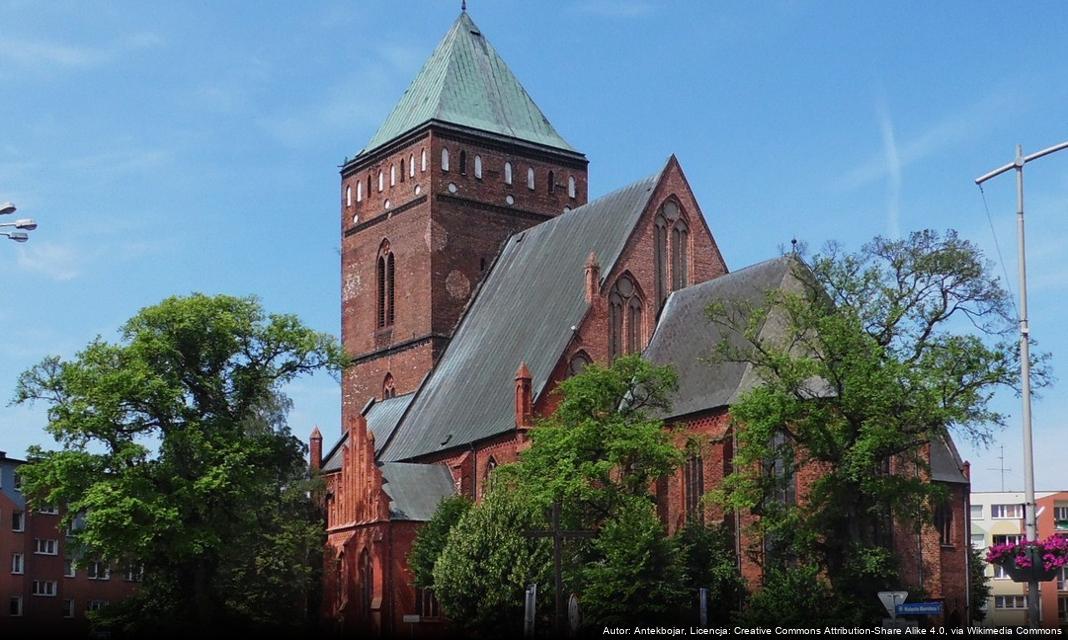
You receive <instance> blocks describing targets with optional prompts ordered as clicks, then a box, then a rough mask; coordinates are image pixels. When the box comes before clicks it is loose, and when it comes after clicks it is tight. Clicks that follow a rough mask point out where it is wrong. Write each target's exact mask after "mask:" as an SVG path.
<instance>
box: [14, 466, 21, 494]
mask: <svg viewBox="0 0 1068 640" xmlns="http://www.w3.org/2000/svg"><path fill="white" fill-rule="evenodd" d="M15 491H22V476H20V475H19V472H18V471H16V472H15Z"/></svg>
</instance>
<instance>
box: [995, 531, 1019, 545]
mask: <svg viewBox="0 0 1068 640" xmlns="http://www.w3.org/2000/svg"><path fill="white" fill-rule="evenodd" d="M998 538H1005V540H1002V541H1001V542H998V541H997V539H998ZM1023 539H1024V534H1022V533H998V534H995V535H992V536H991V537H990V542H991V544H993V545H994V546H997V545H999V544H1020V543H1021V542H1023Z"/></svg>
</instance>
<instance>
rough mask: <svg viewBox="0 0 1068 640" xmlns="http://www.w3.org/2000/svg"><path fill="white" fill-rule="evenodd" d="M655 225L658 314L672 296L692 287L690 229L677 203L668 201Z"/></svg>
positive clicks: (655, 275)
mask: <svg viewBox="0 0 1068 640" xmlns="http://www.w3.org/2000/svg"><path fill="white" fill-rule="evenodd" d="M653 225H654V228H653V234H654V236H653V267H654V279H655V285H656V291H655V293H656V301H657V312H658V313H659V311H660V309H661V308H663V306H664V301H666V300H667V297H668V294H669V293H671V292H672V291H677V290H679V289H682V288H685V287H687V286H689V284H690V227H689V224H688V223H687V222H686V216H685V215H684V214H683V212H682V209H681V208H680V207H679V204H678V203H677V202H675V201H674V200H668V201H667V202H665V203H664V204H663V206H662V207H660V211H659V212H657V214H656V218H655V219H654V221H653ZM669 264H670V265H671V266H670V269H669V267H668V265H669ZM669 273H670V274H671V286H670V288H669V287H668V274H669Z"/></svg>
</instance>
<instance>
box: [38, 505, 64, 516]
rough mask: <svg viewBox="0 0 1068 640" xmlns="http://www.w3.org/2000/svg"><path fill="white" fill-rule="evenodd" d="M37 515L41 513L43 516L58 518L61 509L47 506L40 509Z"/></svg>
mask: <svg viewBox="0 0 1068 640" xmlns="http://www.w3.org/2000/svg"><path fill="white" fill-rule="evenodd" d="M37 513H39V514H41V515H46V516H58V515H59V507H56V506H52V505H45V506H43V507H41V508H40V509H38V510H37Z"/></svg>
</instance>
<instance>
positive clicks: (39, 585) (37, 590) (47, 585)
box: [30, 580, 58, 598]
mask: <svg viewBox="0 0 1068 640" xmlns="http://www.w3.org/2000/svg"><path fill="white" fill-rule="evenodd" d="M57 591H58V586H57V583H56V581H55V580H34V581H33V589H32V591H31V592H30V593H32V594H33V595H35V596H44V597H46V598H54V597H56V593H57Z"/></svg>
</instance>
